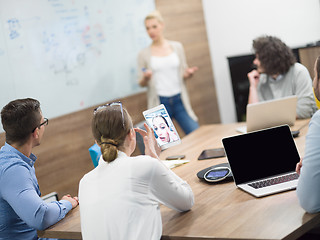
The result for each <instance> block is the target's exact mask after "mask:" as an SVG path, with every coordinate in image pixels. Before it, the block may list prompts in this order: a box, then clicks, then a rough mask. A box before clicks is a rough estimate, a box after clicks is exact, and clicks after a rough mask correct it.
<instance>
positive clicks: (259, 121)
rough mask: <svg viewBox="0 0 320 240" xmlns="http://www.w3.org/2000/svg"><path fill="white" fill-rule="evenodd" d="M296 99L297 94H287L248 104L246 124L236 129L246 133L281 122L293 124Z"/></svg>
mask: <svg viewBox="0 0 320 240" xmlns="http://www.w3.org/2000/svg"><path fill="white" fill-rule="evenodd" d="M297 99H298V98H297V96H289V97H284V98H278V99H273V100H269V101H263V102H258V103H252V104H248V105H247V116H246V118H247V120H246V126H242V127H239V128H237V131H238V132H241V133H246V132H252V131H256V130H260V129H264V128H269V127H275V126H279V125H283V124H288V125H289V126H293V125H294V123H295V120H296V107H297Z"/></svg>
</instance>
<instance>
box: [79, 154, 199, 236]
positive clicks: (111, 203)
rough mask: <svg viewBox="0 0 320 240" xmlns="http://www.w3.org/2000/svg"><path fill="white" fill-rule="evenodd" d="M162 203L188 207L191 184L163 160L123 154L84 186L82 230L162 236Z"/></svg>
mask: <svg viewBox="0 0 320 240" xmlns="http://www.w3.org/2000/svg"><path fill="white" fill-rule="evenodd" d="M159 203H162V204H164V205H166V206H168V207H170V208H172V209H175V210H177V211H187V210H189V209H190V208H191V207H192V206H193V203H194V197H193V192H192V190H191V188H190V186H189V185H188V184H187V183H186V182H185V181H183V180H182V179H181V178H179V177H178V176H177V175H176V174H175V173H173V172H172V171H171V170H170V169H168V168H167V167H165V166H164V165H163V164H162V163H161V161H159V160H158V159H154V158H151V157H150V156H145V155H142V156H137V157H128V156H127V155H126V154H125V153H123V152H120V151H119V152H118V157H117V158H116V159H115V160H114V161H113V162H111V163H107V162H105V161H104V160H103V159H102V158H100V161H99V165H98V166H97V167H96V168H95V169H93V170H92V171H90V172H89V173H87V174H86V175H85V176H84V177H83V178H82V179H81V180H80V184H79V205H80V216H81V232H82V237H83V239H84V240H95V239H117V240H122V239H123V240H124V239H125V240H127V239H130V240H134V239H137V240H138V239H139V240H143V239H145V240H152V239H160V238H161V234H162V222H161V214H160V208H159Z"/></svg>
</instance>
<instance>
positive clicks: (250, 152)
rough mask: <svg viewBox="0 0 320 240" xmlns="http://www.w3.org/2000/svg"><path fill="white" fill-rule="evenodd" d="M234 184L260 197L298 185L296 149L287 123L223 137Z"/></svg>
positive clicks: (297, 156)
mask: <svg viewBox="0 0 320 240" xmlns="http://www.w3.org/2000/svg"><path fill="white" fill-rule="evenodd" d="M222 143H223V146H224V149H225V152H226V156H227V159H228V162H229V165H230V168H231V171H232V174H233V178H234V181H235V183H236V186H237V187H239V188H240V189H242V190H244V191H246V192H248V193H250V194H252V195H253V196H255V197H262V196H266V195H270V194H274V193H278V192H282V191H287V190H292V189H295V188H296V187H297V183H298V174H297V173H296V172H295V168H296V164H297V163H298V162H299V161H300V157H299V153H298V150H297V148H296V145H295V142H294V140H293V138H292V135H291V131H290V128H289V126H288V125H282V126H278V127H273V128H267V129H263V130H259V131H255V132H250V133H246V134H241V135H237V136H231V137H226V138H224V139H222Z"/></svg>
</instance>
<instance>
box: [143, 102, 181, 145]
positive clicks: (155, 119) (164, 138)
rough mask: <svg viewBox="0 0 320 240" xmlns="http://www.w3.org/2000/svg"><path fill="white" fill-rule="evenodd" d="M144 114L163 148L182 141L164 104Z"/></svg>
mask: <svg viewBox="0 0 320 240" xmlns="http://www.w3.org/2000/svg"><path fill="white" fill-rule="evenodd" d="M143 116H144V118H145V119H146V121H147V124H148V125H149V126H150V127H151V128H152V129H153V131H154V135H155V137H156V140H157V143H158V145H159V146H160V147H161V149H166V148H168V147H171V146H173V145H176V144H179V143H181V140H180V137H179V135H178V132H177V130H176V129H175V127H174V125H173V123H172V120H171V118H170V116H169V114H168V112H167V110H166V108H165V106H164V105H163V104H161V105H159V106H157V107H154V108H152V109H149V110H146V111H144V112H143Z"/></svg>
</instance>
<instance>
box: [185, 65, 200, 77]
mask: <svg viewBox="0 0 320 240" xmlns="http://www.w3.org/2000/svg"><path fill="white" fill-rule="evenodd" d="M198 70H199V68H198V67H195V66H194V67H191V68H187V69H186V70H185V72H184V78H189V77H192V76H193V74H194V73H195V72H196V71H198Z"/></svg>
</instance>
